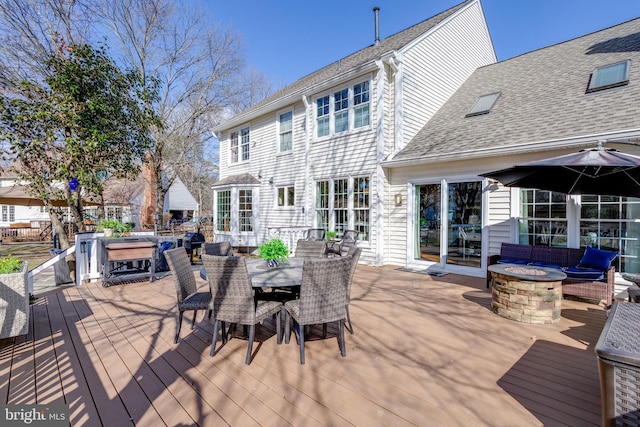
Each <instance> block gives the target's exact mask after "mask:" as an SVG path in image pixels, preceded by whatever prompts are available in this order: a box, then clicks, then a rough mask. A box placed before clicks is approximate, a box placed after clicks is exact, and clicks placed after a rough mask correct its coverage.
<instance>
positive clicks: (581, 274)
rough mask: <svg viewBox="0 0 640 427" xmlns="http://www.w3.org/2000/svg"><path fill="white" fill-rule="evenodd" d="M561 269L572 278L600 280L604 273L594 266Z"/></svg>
mask: <svg viewBox="0 0 640 427" xmlns="http://www.w3.org/2000/svg"><path fill="white" fill-rule="evenodd" d="M562 271H564V273H565V274H566V275H567V277H570V278H574V279H585V280H602V279H604V273H603V272H602V270H599V269H594V268H582V267H566V268H564V269H563V270H562Z"/></svg>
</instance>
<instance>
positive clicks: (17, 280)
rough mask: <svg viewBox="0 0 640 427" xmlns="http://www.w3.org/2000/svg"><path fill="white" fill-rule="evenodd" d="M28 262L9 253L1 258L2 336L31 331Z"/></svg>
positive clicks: (0, 314)
mask: <svg viewBox="0 0 640 427" xmlns="http://www.w3.org/2000/svg"><path fill="white" fill-rule="evenodd" d="M27 286H28V284H27V262H26V261H20V260H19V259H18V258H16V257H14V256H12V255H7V256H5V257H2V258H0V290H1V291H0V293H1V294H2V295H0V338H8V337H15V336H17V335H25V334H26V333H27V332H28V331H29V290H28V287H27Z"/></svg>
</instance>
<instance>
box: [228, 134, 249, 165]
mask: <svg viewBox="0 0 640 427" xmlns="http://www.w3.org/2000/svg"><path fill="white" fill-rule="evenodd" d="M244 129H248V130H249V142H248V143H247V145H248V146H249V158H248V159H246V160H243V159H242V131H243V130H244ZM234 133H237V134H238V159H237V160H236V161H233V146H232V145H231V135H233V134H234ZM251 133H252V131H251V125H246V126H240V127H238V128H235V129H232V130H230V131H229V164H230V165H239V164H241V163H248V162H250V161H251V138H252V136H251Z"/></svg>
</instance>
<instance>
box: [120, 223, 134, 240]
mask: <svg viewBox="0 0 640 427" xmlns="http://www.w3.org/2000/svg"><path fill="white" fill-rule="evenodd" d="M135 225H136V224H135V223H134V222H125V223H122V224H120V226H119V227H118V232H119V233H120V234H122V235H123V236H125V237H127V236H130V235H131V232H132V231H133V228H134V227H135Z"/></svg>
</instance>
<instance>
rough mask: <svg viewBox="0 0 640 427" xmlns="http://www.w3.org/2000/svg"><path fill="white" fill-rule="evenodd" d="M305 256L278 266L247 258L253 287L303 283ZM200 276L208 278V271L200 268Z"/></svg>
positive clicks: (288, 286) (280, 286)
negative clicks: (270, 265)
mask: <svg viewBox="0 0 640 427" xmlns="http://www.w3.org/2000/svg"><path fill="white" fill-rule="evenodd" d="M303 264H304V258H289V259H288V260H287V261H286V262H285V263H283V264H281V265H279V266H278V267H269V266H267V263H266V262H265V260H263V259H262V258H247V271H248V273H249V280H250V281H251V286H252V287H253V288H290V287H292V286H300V284H301V283H302V265H303ZM200 277H202V278H203V279H204V280H206V279H207V272H206V270H205V269H204V268H202V269H200Z"/></svg>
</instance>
